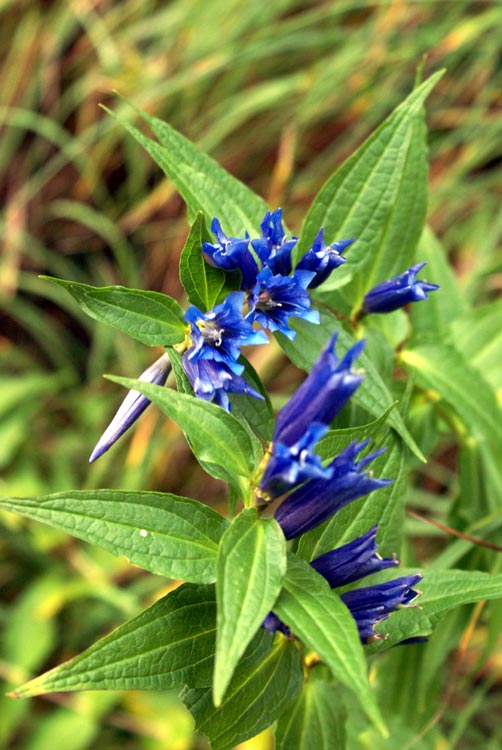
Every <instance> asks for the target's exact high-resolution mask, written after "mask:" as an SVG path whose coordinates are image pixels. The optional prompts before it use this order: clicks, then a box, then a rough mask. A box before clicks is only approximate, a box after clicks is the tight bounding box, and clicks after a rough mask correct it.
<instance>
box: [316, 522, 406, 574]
mask: <svg viewBox="0 0 502 750" xmlns="http://www.w3.org/2000/svg"><path fill="white" fill-rule="evenodd" d="M377 529H378V527H377V526H373V528H371V529H370V530H369V531H367V532H366V534H363V535H362V536H359V537H357V539H354V541H353V542H349V543H348V544H344V545H343V547H338V548H337V549H333V550H330V552H326V553H325V554H324V555H321V556H320V557H316V559H315V560H312V562H311V563H310V564H311V565H312V567H313V568H315V570H317V572H318V573H320V574H321V575H322V576H323V578H325V579H326V580H327V581H328V583H329V585H330V586H331V588H332V589H334V588H337V587H339V586H346V585H347V584H349V583H353V581H358V580H359V579H360V578H365V577H366V576H369V575H371V574H372V573H378V571H379V570H384V569H385V568H392V567H394V566H395V565H399V560H397V558H396V557H395V556H394V557H392V558H384V557H381V556H380V555H379V554H378V552H377V546H378V545H377V543H376V535H377Z"/></svg>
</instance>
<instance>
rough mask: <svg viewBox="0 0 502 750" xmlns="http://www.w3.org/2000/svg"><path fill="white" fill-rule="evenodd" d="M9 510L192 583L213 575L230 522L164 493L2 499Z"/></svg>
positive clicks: (73, 493)
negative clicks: (220, 546) (223, 537)
mask: <svg viewBox="0 0 502 750" xmlns="http://www.w3.org/2000/svg"><path fill="white" fill-rule="evenodd" d="M0 506H1V507H3V508H6V509H7V510H10V511H12V512H13V513H17V514H19V515H22V516H25V517H27V518H32V519H34V520H36V521H41V522H42V523H46V524H48V525H49V526H52V527H53V528H56V529H61V530H62V531H66V532H67V533H68V534H71V535H72V536H76V537H78V538H79V539H84V540H85V541H86V542H91V543H92V544H99V545H100V546H101V547H103V548H104V549H106V550H108V551H109V552H111V553H112V554H114V555H124V556H125V557H126V558H127V559H128V560H129V561H130V562H132V563H133V564H134V565H138V566H139V567H141V568H144V569H145V570H149V571H150V572H151V573H158V574H160V575H164V576H168V577H169V578H180V579H182V580H184V581H190V582H193V583H210V582H212V581H214V580H215V577H216V558H217V551H218V542H219V540H220V537H221V536H222V534H223V532H224V531H225V529H226V528H227V526H228V521H226V519H224V518H223V517H222V516H220V515H219V514H218V513H216V512H215V511H214V510H212V509H211V508H208V507H207V506H206V505H203V504H202V503H199V502H197V501H196V500H190V499H189V498H187V497H178V496H176V495H170V494H167V493H162V492H137V491H134V492H129V491H125V490H84V491H77V490H75V491H68V492H58V493H56V494H54V495H44V496H42V497H19V498H16V497H12V498H3V499H0Z"/></svg>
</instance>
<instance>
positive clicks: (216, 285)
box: [180, 211, 239, 312]
mask: <svg viewBox="0 0 502 750" xmlns="http://www.w3.org/2000/svg"><path fill="white" fill-rule="evenodd" d="M203 242H214V238H213V237H212V236H211V235H210V234H209V232H208V231H207V228H206V222H205V219H204V214H203V213H201V212H200V211H199V212H198V213H197V216H196V217H195V221H194V222H193V224H192V227H191V229H190V233H189V235H188V237H187V241H186V242H185V247H184V248H183V250H182V251H181V256H180V281H181V283H182V284H183V287H184V289H185V292H186V293H187V296H188V300H189V302H190V303H191V304H192V305H195V306H196V307H198V308H199V309H200V310H202V311H203V312H207V311H208V310H210V309H211V308H212V307H214V305H215V304H216V303H217V302H218V301H219V300H220V298H221V295H222V293H223V294H225V293H226V292H227V291H233V290H235V289H238V288H239V281H238V280H236V279H235V274H232V275H231V274H229V273H225V271H223V269H221V268H214V267H213V266H211V265H209V263H206V261H205V260H204V255H203V253H202V243H203ZM231 279H234V282H235V283H234V284H231V283H230V284H229V282H230V281H231Z"/></svg>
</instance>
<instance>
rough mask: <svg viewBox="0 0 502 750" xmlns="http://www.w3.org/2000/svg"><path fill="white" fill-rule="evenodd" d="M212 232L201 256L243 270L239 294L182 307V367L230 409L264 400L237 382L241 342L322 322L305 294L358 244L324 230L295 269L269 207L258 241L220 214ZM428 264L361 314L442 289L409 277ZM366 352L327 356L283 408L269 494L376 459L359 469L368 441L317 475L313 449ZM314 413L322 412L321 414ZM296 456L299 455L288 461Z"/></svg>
mask: <svg viewBox="0 0 502 750" xmlns="http://www.w3.org/2000/svg"><path fill="white" fill-rule="evenodd" d="M211 230H212V232H213V234H214V236H215V239H216V242H214V243H210V242H204V243H203V246H202V252H203V254H204V257H205V259H206V261H207V262H208V263H210V264H211V265H213V266H215V267H217V268H220V269H222V270H224V271H239V272H240V277H241V283H240V291H234V292H230V293H229V294H228V295H227V297H226V299H225V300H224V301H223V302H222V303H220V304H217V305H216V306H215V307H214V308H213V309H212V310H209V311H207V312H203V311H202V310H199V309H198V308H197V307H195V306H194V305H191V306H190V307H189V308H188V310H187V312H186V315H185V320H186V321H187V324H188V328H187V340H186V347H185V351H184V353H183V367H184V370H185V373H186V375H187V378H188V380H189V381H190V384H191V385H192V388H193V390H194V393H195V396H196V397H197V398H200V399H204V400H205V401H213V402H214V403H216V404H218V405H219V406H221V407H222V408H224V409H226V410H228V411H229V410H230V408H231V404H230V398H229V395H230V394H232V393H239V394H244V395H246V396H252V397H253V398H258V399H261V398H263V397H262V396H261V394H260V393H258V391H256V390H255V389H254V388H252V387H251V386H250V385H249V383H247V382H246V380H245V379H244V378H243V377H242V375H243V372H244V365H243V364H242V361H239V359H240V355H241V348H242V347H243V346H249V345H256V344H265V343H267V342H268V338H267V335H266V333H265V331H264V330H262V331H259V330H256V328H255V325H256V324H258V325H260V326H261V327H262V328H263V329H265V330H268V331H270V332H272V333H276V332H279V333H281V334H283V335H284V336H286V337H287V338H289V339H293V338H294V337H295V336H296V331H294V330H293V329H292V328H290V325H289V322H290V318H300V319H303V320H306V321H309V322H311V323H318V322H319V313H318V311H317V310H314V309H312V307H311V299H310V293H309V290H311V289H315V288H316V287H318V286H319V285H320V284H322V283H323V282H324V281H326V279H327V278H328V276H329V275H330V274H331V272H332V271H334V270H335V269H336V268H338V267H339V266H341V265H342V264H343V263H345V262H346V258H344V257H343V255H342V253H343V252H344V251H345V250H346V249H347V248H348V247H349V245H351V244H352V243H353V242H354V240H353V239H348V240H342V241H338V242H334V243H332V244H331V245H326V243H325V241H324V229H323V228H322V227H321V229H320V230H319V232H318V233H317V236H316V237H315V239H314V241H313V243H312V246H311V247H310V248H309V249H308V250H307V252H306V253H304V255H303V256H302V257H301V258H300V260H299V262H298V264H297V265H296V267H295V268H294V270H293V257H292V252H293V249H294V248H295V246H296V245H297V242H298V238H297V237H291V238H289V239H288V237H287V236H286V233H285V231H284V227H283V223H282V210H281V209H280V208H278V209H276V210H275V211H273V212H270V211H267V213H266V214H265V216H264V218H263V221H262V222H261V224H260V230H261V236H260V237H258V238H255V239H251V238H250V236H249V235H248V233H247V232H246V233H245V235H244V237H228V236H227V235H226V234H225V232H224V231H223V229H222V227H221V224H220V221H219V220H218V219H217V218H216V217H215V218H213V220H212V223H211ZM424 265H425V263H420V264H418V265H416V266H413V267H412V268H410V269H408V270H407V271H405V272H404V273H403V274H401V275H400V276H397V277H395V278H394V279H390V280H389V281H385V282H383V283H382V284H379V285H378V286H376V287H375V288H374V289H372V290H371V291H370V292H368V294H367V295H366V296H365V298H364V302H363V307H362V309H361V313H360V314H361V315H364V314H366V313H375V312H377V313H378V312H389V311H391V310H395V309H397V308H398V307H402V306H403V305H406V304H408V303H409V302H412V301H419V300H422V299H426V298H427V292H431V291H435V290H436V289H438V288H439V287H438V286H436V285H435V284H428V283H427V282H424V281H416V278H415V277H416V275H417V273H418V271H420V270H421V269H422V268H423V266H424ZM363 346H364V344H363V343H359V344H357V345H356V346H355V347H353V349H352V350H351V351H350V352H348V353H347V354H346V356H345V358H344V359H343V360H342V361H341V362H340V363H338V361H337V364H336V366H334V365H333V362H334V360H335V359H336V358H335V357H334V354H331V353H330V352H329V351H328V350H326V352H325V354H324V355H323V358H322V359H321V360H319V362H318V363H317V365H316V366H315V368H314V371H313V373H312V380H311V381H309V380H308V379H307V381H306V382H305V383H304V385H303V386H302V388H301V389H300V390H299V392H298V395H297V399H296V400H295V401H294V403H293V405H290V406H287V407H285V409H283V410H282V412H281V413H280V414H279V417H278V421H277V428H276V432H277V434H276V436H275V452H274V455H273V457H272V461H271V462H270V464H269V466H268V467H267V471H266V473H265V475H264V485H263V491H264V494H265V495H270V493H272V494H273V495H274V496H277V495H278V494H281V492H282V491H283V489H284V484H285V483H286V485H288V486H291V483H296V484H298V483H300V482H302V481H304V480H306V479H309V480H311V481H314V480H316V481H320V482H322V481H327V480H328V478H331V479H330V481H331V482H335V480H336V477H338V476H339V466H340V464H341V465H343V466H346V465H349V464H351V465H352V466H353V467H354V469H353V471H354V473H356V474H357V473H358V474H359V475H361V474H360V473H361V469H362V468H363V466H364V465H366V464H367V463H368V462H369V461H370V460H372V458H374V457H375V454H373V455H372V456H371V457H366V458H365V459H363V460H362V461H359V462H356V463H355V458H356V456H357V454H358V453H359V452H360V451H361V450H362V449H363V447H364V445H363V444H361V445H359V446H357V445H356V444H354V445H352V446H348V448H347V452H346V455H345V456H340V457H338V458H339V461H338V463H333V465H331V466H330V467H328V468H326V469H323V468H322V466H321V465H320V462H319V460H318V459H317V457H315V454H313V453H312V451H311V450H310V449H311V448H312V447H313V445H314V444H315V443H316V442H317V441H318V440H319V439H320V438H321V437H322V434H323V430H324V431H325V430H326V429H327V427H326V425H327V424H329V422H330V421H331V420H332V419H333V418H334V416H335V415H336V413H337V411H339V409H340V408H341V407H342V406H343V404H344V403H345V402H346V401H347V400H348V399H349V398H350V396H351V394H352V393H353V391H354V390H355V388H357V386H358V385H359V383H360V382H361V376H360V375H358V374H354V373H352V372H351V371H350V367H351V364H352V363H353V361H354V360H355V359H356V358H357V356H358V355H359V353H360V351H361V349H362V347H363ZM169 370H170V366H169V363H168V360H167V358H166V355H163V356H162V357H161V358H160V359H159V360H158V361H157V362H155V363H154V364H153V365H152V366H151V367H150V368H148V369H147V370H145V372H144V373H142V375H140V380H145V381H147V382H151V383H155V384H158V385H163V384H164V383H165V381H166V379H167V375H168V372H169ZM328 373H329V375H328ZM308 383H313V384H314V385H313V386H309V385H308ZM325 389H327V390H328V392H336V394H337V395H336V398H335V399H333V401H332V402H330V400H329V399H324V398H323V394H324V391H325ZM320 401H321V402H322V407H320V406H319V403H320ZM149 403H150V401H149V400H148V399H147V398H146V396H143V395H141V394H140V393H138V392H136V391H131V392H130V393H129V394H128V395H127V396H126V398H125V400H124V402H123V403H122V405H121V407H120V408H119V410H118V412H117V413H116V415H115V417H114V418H113V420H112V422H111V424H110V425H109V427H108V428H107V429H106V431H105V432H104V433H103V435H102V437H101V438H100V440H99V441H98V443H97V445H96V447H95V448H94V450H93V452H92V454H91V458H90V461H94V460H95V459H96V458H98V457H99V456H101V455H102V454H103V453H105V452H106V451H107V450H108V449H109V448H110V447H111V445H113V443H114V442H116V440H118V438H119V437H120V436H121V435H122V434H123V433H124V432H125V431H126V430H127V429H129V427H130V426H131V425H132V424H133V423H134V421H135V420H136V419H137V418H138V417H139V415H140V414H141V413H142V412H143V411H144V410H145V409H146V407H147V406H148V405H149ZM328 404H330V405H329V406H328ZM295 410H296V411H297V412H298V413H302V414H303V419H304V421H305V422H308V424H309V428H308V430H301V429H300V428H299V426H298V424H299V423H298V420H295V419H294V417H295V414H294V412H295ZM316 410H319V414H318V415H317V416H316ZM294 425H296V427H295V426H294ZM293 455H294V456H296V458H295V460H294V461H291V460H290V457H291V456H293ZM281 467H282V468H281ZM318 489H319V488H316V491H317V490H318ZM319 491H320V489H319ZM329 491H330V490H327V492H329ZM299 492H300V491H299ZM301 497H302V496H301V492H300V495H298V496H296V499H295V496H294V495H293V496H291V500H290V502H291V503H297V504H298V505H299V506H302V504H303V500H302V499H301ZM298 498H300V499H299V500H298ZM347 498H348V499H347V500H346V501H345V502H350V499H352V498H351V497H350V491H348V494H347Z"/></svg>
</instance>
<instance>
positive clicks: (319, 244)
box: [296, 228, 354, 289]
mask: <svg viewBox="0 0 502 750" xmlns="http://www.w3.org/2000/svg"><path fill="white" fill-rule="evenodd" d="M353 242H354V239H351V240H341V241H340V242H333V244H332V245H326V243H325V242H324V229H323V228H321V229H320V230H319V232H318V234H317V237H316V238H315V240H314V242H313V243H312V247H311V248H310V250H307V252H306V253H305V255H304V256H303V257H302V258H301V260H300V262H299V263H298V265H297V266H296V270H297V271H299V270H301V269H305V270H307V271H315V277H314V278H313V279H312V281H311V282H310V284H309V289H315V288H316V287H318V286H319V285H320V284H322V283H323V281H326V279H327V278H328V276H329V275H330V273H331V271H333V270H334V269H335V268H338V266H341V265H342V264H343V263H345V262H346V260H347V259H346V258H344V257H343V256H342V253H343V251H344V250H345V248H347V247H349V245H352V243H353Z"/></svg>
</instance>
